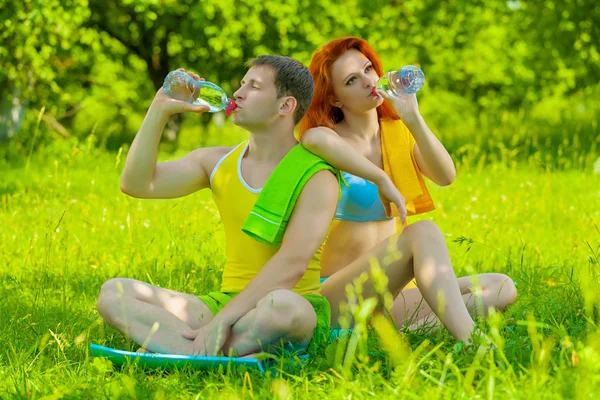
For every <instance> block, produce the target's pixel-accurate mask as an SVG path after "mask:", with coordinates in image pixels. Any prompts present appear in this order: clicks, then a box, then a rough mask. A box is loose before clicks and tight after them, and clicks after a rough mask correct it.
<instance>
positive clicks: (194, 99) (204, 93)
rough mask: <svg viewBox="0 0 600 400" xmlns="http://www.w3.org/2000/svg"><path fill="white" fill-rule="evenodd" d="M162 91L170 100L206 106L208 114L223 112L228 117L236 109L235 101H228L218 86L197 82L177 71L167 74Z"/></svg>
mask: <svg viewBox="0 0 600 400" xmlns="http://www.w3.org/2000/svg"><path fill="white" fill-rule="evenodd" d="M163 89H164V91H165V93H166V94H167V96H169V97H170V98H172V99H176V100H182V101H187V102H190V103H192V104H197V105H200V106H208V107H209V108H210V109H209V111H208V112H213V113H214V112H218V111H221V110H225V114H227V115H230V114H231V112H232V111H233V110H234V109H235V107H236V105H235V101H233V100H231V99H229V98H228V97H227V94H225V91H224V90H223V89H221V88H220V87H219V86H217V85H215V84H214V83H211V82H207V81H197V80H195V79H194V78H192V77H191V76H189V75H188V74H187V73H186V72H183V71H179V70H175V71H171V72H169V74H168V75H167V77H166V78H165V81H164V83H163Z"/></svg>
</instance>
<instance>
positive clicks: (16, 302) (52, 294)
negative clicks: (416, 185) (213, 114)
mask: <svg viewBox="0 0 600 400" xmlns="http://www.w3.org/2000/svg"><path fill="white" fill-rule="evenodd" d="M92 142H93V141H85V142H82V143H76V142H66V141H65V142H58V143H57V144H55V145H54V146H50V147H48V148H45V149H43V150H41V151H38V152H37V153H35V154H34V155H33V156H32V158H31V161H30V162H29V164H28V163H27V162H26V159H27V155H25V157H24V159H23V160H21V161H20V162H11V163H8V162H5V161H2V160H0V169H1V170H2V179H1V180H0V226H1V228H0V287H1V288H2V289H1V291H0V343H2V346H1V347H0V398H61V397H64V398H95V397H98V398H119V397H123V398H129V397H133V398H138V397H139V398H165V399H166V398H240V399H242V398H262V397H274V398H288V396H289V398H306V399H313V398H315V397H316V396H319V397H320V396H327V397H328V398H366V397H371V396H378V397H380V398H392V397H393V398H409V399H410V398H415V399H417V398H419V399H422V398H426V399H429V398H440V397H441V398H456V397H464V398H474V397H479V398H488V399H491V398H529V399H533V398H535V399H538V398H564V397H566V398H593V397H595V395H597V393H598V392H599V391H600V328H599V326H598V323H599V321H600V315H599V309H598V305H599V303H600V282H599V272H600V271H599V268H598V257H599V256H600V228H599V225H600V175H598V174H594V172H593V171H590V168H586V169H584V170H581V169H563V170H561V171H559V172H553V171H552V170H550V169H549V168H545V167H541V166H540V167H536V166H535V163H533V164H532V163H527V165H526V166H523V165H522V164H519V163H513V162H511V160H510V158H508V159H507V160H505V162H503V161H502V160H497V161H496V162H493V163H488V164H486V165H485V166H484V165H483V164H477V163H470V164H465V165H463V166H459V175H458V179H457V181H456V183H455V184H454V185H452V186H451V187H448V188H432V192H433V196H434V199H436V201H437V205H438V209H437V211H435V212H433V213H430V214H429V215H426V216H424V217H422V218H431V219H433V220H435V221H436V222H437V223H438V224H439V225H440V227H441V229H442V230H443V231H444V233H445V234H446V235H447V242H448V246H449V249H450V252H451V256H452V260H453V263H454V266H455V268H456V270H457V273H458V274H459V275H465V274H473V273H477V272H485V271H497V272H503V273H506V274H509V275H510V276H511V277H513V279H514V280H515V281H516V282H517V289H518V291H519V297H518V300H517V302H516V304H514V305H513V306H511V307H510V309H509V310H507V311H506V312H505V313H502V314H496V315H494V316H492V317H490V318H489V319H487V320H486V321H481V323H482V326H483V328H484V330H485V331H486V332H487V333H488V334H489V336H490V338H491V340H492V341H494V343H496V344H497V346H498V348H497V350H495V351H492V352H482V351H478V349H477V348H469V349H465V348H462V347H461V346H460V345H457V344H456V342H455V341H454V340H453V339H452V338H451V337H450V336H449V335H448V334H447V333H446V332H445V331H441V332H438V333H432V332H426V331H423V332H414V333H402V334H401V335H400V336H399V337H397V336H395V335H391V334H388V336H385V335H384V337H382V338H378V337H377V334H376V332H375V331H371V332H370V333H371V336H370V339H369V341H368V353H369V354H370V356H369V358H368V359H366V358H364V355H361V357H359V358H360V359H359V358H357V359H355V360H354V361H353V362H352V364H351V368H350V369H341V370H340V368H337V369H338V371H334V370H333V369H330V367H331V366H332V365H330V363H329V361H328V357H327V356H326V353H325V351H321V352H320V353H319V354H317V357H313V359H312V360H311V361H310V362H309V363H308V364H307V365H306V366H305V367H304V369H303V370H302V371H298V372H296V373H293V374H285V373H284V374H279V375H278V376H276V377H269V376H261V375H259V374H258V373H256V372H252V371H250V372H249V373H248V374H246V373H245V372H244V371H236V370H233V371H213V372H210V373H207V372H192V371H180V372H174V373H170V374H166V373H158V372H146V371H143V370H140V369H138V368H136V367H133V366H131V367H126V368H122V369H115V368H113V367H112V366H111V365H110V364H109V363H107V362H104V361H102V360H99V359H92V358H91V357H90V354H89V351H88V347H89V344H90V343H98V344H103V345H108V346H113V347H119V348H131V347H132V344H131V343H128V342H127V341H126V340H125V339H124V338H123V337H122V336H121V335H120V334H119V333H118V332H117V331H115V330H114V329H112V328H109V327H108V326H106V325H104V324H103V323H102V321H101V320H100V319H99V316H98V314H97V312H96V311H95V301H96V296H97V294H98V291H99V289H100V286H101V284H102V282H104V281H106V280H107V279H109V278H112V277H115V276H127V277H131V278H135V279H140V280H144V281H147V282H150V283H153V284H157V285H160V286H163V287H168V288H171V289H174V290H179V291H184V292H190V293H201V292H204V291H207V290H211V289H215V288H217V287H218V286H219V283H220V272H221V270H222V266H223V263H224V246H223V245H224V237H223V233H222V229H221V226H220V223H219V218H218V213H217V210H216V208H215V206H214V204H213V202H212V200H211V198H210V193H209V192H208V191H204V192H201V193H199V194H197V195H193V196H189V197H188V198H185V199H178V200H169V201H149V200H136V199H131V198H128V197H127V196H125V195H123V194H121V193H120V191H119V174H120V170H121V168H122V164H123V161H124V154H122V155H120V156H116V155H115V154H111V153H106V152H103V151H101V150H99V149H97V148H96V147H95V146H94V145H93V143H92ZM530 164H531V165H533V167H531V165H530ZM390 343H391V344H392V345H393V346H396V347H390ZM394 343H395V344H394ZM403 343H407V344H408V346H407V347H404V346H403V345H402V344H403ZM380 349H383V350H384V351H383V353H378V352H377V351H378V350H380Z"/></svg>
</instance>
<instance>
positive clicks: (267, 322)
mask: <svg viewBox="0 0 600 400" xmlns="http://www.w3.org/2000/svg"><path fill="white" fill-rule="evenodd" d="M256 312H257V315H256V324H257V326H258V327H259V329H265V328H266V329H268V330H269V331H271V334H274V335H276V336H280V337H285V338H287V339H288V340H290V341H306V342H308V341H309V340H310V338H311V337H312V333H313V331H314V329H315V326H316V325H317V316H316V314H315V311H314V309H313V308H312V305H311V304H310V303H309V302H308V300H306V299H305V298H303V297H302V296H300V295H298V294H296V293H294V292H292V291H289V290H274V291H272V292H270V293H269V294H268V295H266V296H265V297H264V298H263V299H262V300H260V301H259V302H258V304H257V305H256Z"/></svg>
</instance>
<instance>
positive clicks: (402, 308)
mask: <svg viewBox="0 0 600 400" xmlns="http://www.w3.org/2000/svg"><path fill="white" fill-rule="evenodd" d="M457 281H458V286H459V288H460V291H461V293H462V298H463V302H464V304H465V305H466V307H467V309H468V310H469V313H470V314H471V315H473V316H484V315H487V314H488V312H489V308H490V307H492V308H495V309H497V310H503V309H504V308H505V307H507V306H508V305H510V304H512V303H514V302H515V300H516V297H517V289H516V287H515V284H514V283H513V281H512V279H510V278H509V277H508V276H506V275H503V274H494V273H491V274H480V275H474V276H464V277H461V278H458V280H457ZM479 288H481V292H479ZM391 314H392V318H393V319H394V321H395V323H396V327H398V328H403V327H405V326H406V325H408V326H409V329H410V330H414V329H417V328H419V327H421V326H424V325H427V326H428V327H435V326H438V325H439V324H440V320H439V319H438V318H437V317H436V316H435V314H434V313H433V310H432V309H431V307H429V304H427V302H426V301H425V299H424V298H423V296H422V295H421V292H420V290H419V288H410V289H405V290H403V291H402V292H400V294H399V295H398V297H396V299H395V300H394V305H393V307H392V311H391Z"/></svg>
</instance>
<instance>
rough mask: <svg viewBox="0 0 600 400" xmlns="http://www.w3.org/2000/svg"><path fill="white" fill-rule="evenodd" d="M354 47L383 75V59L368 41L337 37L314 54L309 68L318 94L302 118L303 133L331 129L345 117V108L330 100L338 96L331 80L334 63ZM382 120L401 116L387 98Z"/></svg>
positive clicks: (301, 128) (380, 110)
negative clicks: (341, 108) (317, 128)
mask: <svg viewBox="0 0 600 400" xmlns="http://www.w3.org/2000/svg"><path fill="white" fill-rule="evenodd" d="M350 49H356V50H358V51H360V52H361V53H362V54H364V56H365V57H367V58H368V59H369V61H371V63H372V64H373V68H374V69H375V72H377V75H379V76H382V75H383V67H382V65H381V59H380V58H379V56H378V55H377V53H375V50H373V48H371V46H369V43H367V41H366V40H364V39H361V38H357V37H352V36H348V37H343V38H339V39H334V40H332V41H331V42H329V43H327V44H326V45H324V46H323V47H321V48H319V49H318V50H317V51H316V52H315V54H313V57H312V60H311V61H310V65H309V67H308V69H309V70H310V73H311V74H312V77H313V79H314V81H315V93H314V96H313V100H312V103H311V105H310V107H309V108H308V111H307V112H306V115H305V116H304V118H302V120H301V121H300V127H299V133H300V135H302V134H303V133H304V132H306V131H307V130H308V129H310V128H315V127H318V126H326V127H328V128H330V129H333V128H334V125H335V124H337V123H339V122H340V121H342V120H343V119H344V114H343V113H342V110H340V109H339V108H337V107H334V106H332V105H331V103H330V99H331V98H333V97H334V96H335V94H334V93H333V84H332V82H331V66H332V65H333V63H334V62H335V61H336V60H337V59H338V58H340V56H341V55H342V54H344V53H345V52H347V51H348V50H350ZM377 116H378V117H379V119H382V118H390V119H400V117H398V114H397V113H396V110H394V107H393V106H391V105H390V104H389V103H388V102H387V101H384V102H383V103H382V104H381V105H380V106H379V107H377Z"/></svg>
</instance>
